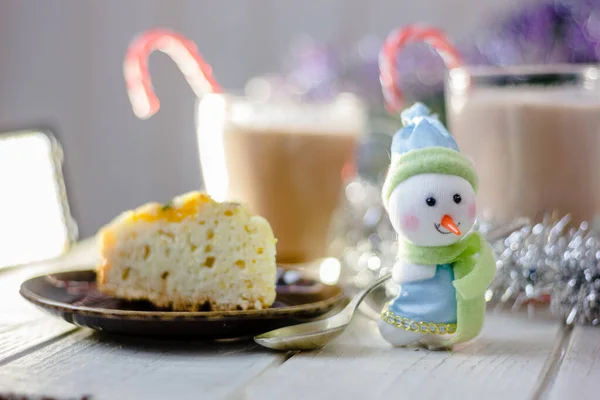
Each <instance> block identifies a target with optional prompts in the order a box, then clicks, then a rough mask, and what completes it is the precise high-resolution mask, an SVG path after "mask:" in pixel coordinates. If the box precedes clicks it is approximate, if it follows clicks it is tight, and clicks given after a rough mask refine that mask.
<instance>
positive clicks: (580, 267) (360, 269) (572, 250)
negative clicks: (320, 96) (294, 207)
mask: <svg viewBox="0 0 600 400" xmlns="http://www.w3.org/2000/svg"><path fill="white" fill-rule="evenodd" d="M380 196H381V185H379V184H376V183H373V182H371V181H369V180H366V179H363V178H357V179H355V180H353V181H351V182H349V183H348V184H347V186H346V188H345V196H344V202H343V206H342V207H341V209H340V213H339V215H338V218H337V219H336V223H335V228H336V229H335V231H334V232H335V237H334V241H333V244H332V252H333V253H334V254H335V255H337V256H338V257H340V259H341V260H342V262H343V264H344V266H345V268H344V271H345V278H346V279H347V280H349V281H350V282H351V283H353V284H354V285H355V286H356V287H358V288H362V287H365V286H366V285H368V284H369V283H370V282H371V281H372V280H373V279H375V278H376V277H378V276H381V275H383V274H386V273H388V272H390V270H391V268H392V267H393V265H394V263H395V260H396V254H397V251H398V242H397V235H396V233H395V231H394V229H393V228H392V226H391V223H390V222H389V219H388V218H387V213H386V211H385V209H384V208H383V206H382V204H381V197H380ZM496 227H498V224H496V223H495V222H493V221H485V222H478V223H477V224H476V226H475V229H478V230H479V231H481V232H482V233H484V234H486V233H487V232H489V231H491V230H493V229H495V228H496ZM492 248H493V250H494V253H495V256H496V260H497V263H496V265H497V274H496V278H495V280H494V282H493V283H492V285H491V286H490V288H489V290H488V293H487V295H486V297H487V300H488V301H490V302H491V303H493V304H496V305H499V306H510V307H512V308H520V307H522V306H523V305H525V304H528V305H533V304H538V303H548V302H549V301H551V308H552V311H553V312H554V313H555V314H556V315H559V316H561V317H562V318H564V319H565V321H566V322H567V323H569V324H571V323H579V324H593V325H598V324H599V323H600V231H599V230H598V229H592V228H591V227H590V226H589V225H588V223H586V222H583V223H581V224H580V225H579V227H575V228H574V227H571V224H570V216H568V215H567V216H564V217H562V218H560V219H558V218H553V217H552V216H550V215H548V216H546V217H545V218H544V219H543V220H542V221H541V222H539V223H535V224H527V225H526V226H524V227H523V228H521V229H519V230H517V231H514V232H513V233H511V234H510V235H508V236H507V237H506V238H504V239H501V240H497V241H495V242H493V243H492ZM396 291H397V286H396V285H394V284H391V283H390V284H389V285H387V286H386V290H385V292H386V293H385V294H386V296H394V295H395V294H396Z"/></svg>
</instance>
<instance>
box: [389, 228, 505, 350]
mask: <svg viewBox="0 0 600 400" xmlns="http://www.w3.org/2000/svg"><path fill="white" fill-rule="evenodd" d="M399 257H400V258H401V259H403V260H406V261H408V262H410V263H413V264H425V265H438V264H452V266H453V269H454V278H455V280H454V282H453V285H454V287H455V288H456V303H457V315H456V317H457V324H456V325H457V327H456V333H455V335H454V337H453V338H452V339H450V340H448V341H447V343H446V344H448V345H450V344H454V343H460V342H465V341H467V340H469V339H472V338H474V337H475V336H477V335H478V334H479V332H480V331H481V328H482V327H483V319H484V314H485V298H484V295H485V292H486V290H487V288H488V286H489V285H490V284H491V283H492V279H493V278H494V275H495V274H496V263H495V261H494V257H493V255H492V251H491V249H490V246H489V245H488V243H487V241H486V240H485V238H484V237H483V235H481V233H479V232H472V233H469V234H468V235H466V236H465V237H464V238H463V239H461V240H460V241H459V242H457V243H455V244H452V245H450V246H439V247H422V246H415V245H414V244H411V243H408V242H406V241H403V242H401V246H400V253H399Z"/></svg>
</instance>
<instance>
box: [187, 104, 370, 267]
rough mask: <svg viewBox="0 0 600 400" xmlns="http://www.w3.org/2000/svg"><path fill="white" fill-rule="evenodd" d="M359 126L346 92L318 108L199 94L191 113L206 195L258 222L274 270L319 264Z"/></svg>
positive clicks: (359, 112)
mask: <svg viewBox="0 0 600 400" xmlns="http://www.w3.org/2000/svg"><path fill="white" fill-rule="evenodd" d="M365 123H366V110H365V108H364V106H363V104H362V103H361V101H360V100H359V99H358V98H356V97H355V96H353V95H350V94H346V93H344V94H340V95H339V96H338V97H337V98H336V99H334V100H333V101H331V102H326V103H302V102H294V101H291V100H267V101H259V100H253V99H250V98H248V97H242V96H234V95H230V94H217V93H211V94H207V95H205V96H204V97H203V98H201V99H200V100H199V101H198V107H197V114H196V127H197V135H198V149H199V156H200V164H201V169H202V174H203V178H204V184H205V187H206V190H207V192H208V193H209V194H210V195H211V196H212V197H213V198H215V199H216V200H218V201H237V202H242V203H244V204H246V205H247V206H248V207H249V208H250V209H251V210H252V212H253V213H256V214H258V215H261V216H263V217H264V218H266V219H267V220H268V221H269V223H270V224H271V226H272V228H273V232H274V234H275V237H276V238H277V239H278V241H277V261H278V262H279V263H283V264H295V263H309V262H311V261H314V260H318V259H320V258H322V257H326V256H327V247H328V239H329V233H330V231H329V230H330V225H331V220H332V217H333V213H334V211H335V209H336V207H337V206H338V204H339V199H340V194H341V191H342V184H343V178H342V171H343V169H344V168H345V166H347V165H348V164H349V163H351V162H352V160H353V157H354V151H355V147H356V143H357V139H358V138H359V137H360V136H361V134H362V133H363V131H364V127H365Z"/></svg>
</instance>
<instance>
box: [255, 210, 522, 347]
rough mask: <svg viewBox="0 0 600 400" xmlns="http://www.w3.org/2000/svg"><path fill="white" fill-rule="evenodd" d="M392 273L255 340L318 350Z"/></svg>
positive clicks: (495, 235)
mask: <svg viewBox="0 0 600 400" xmlns="http://www.w3.org/2000/svg"><path fill="white" fill-rule="evenodd" d="M527 223H528V220H527V219H519V220H516V221H514V222H513V223H511V224H508V225H506V226H502V227H500V228H496V229H494V230H493V231H491V232H489V233H488V235H487V239H488V240H490V241H495V240H498V239H500V238H502V237H506V236H508V235H509V234H510V233H512V232H514V231H516V230H517V229H521V228H522V227H523V226H525V225H526V224H527ZM391 276H392V274H391V273H389V274H386V275H383V276H382V277H380V278H379V279H377V280H376V281H374V282H373V283H371V284H370V285H369V286H368V287H366V288H365V289H363V290H362V291H360V292H359V293H358V294H357V295H356V296H354V298H353V299H352V301H351V302H350V303H349V304H348V305H347V306H346V307H344V309H343V310H342V311H340V312H339V313H338V314H336V315H334V316H332V317H329V318H326V319H323V320H319V321H313V322H307V323H304V324H299V325H292V326H286V327H285V328H279V329H275V330H273V331H270V332H266V333H263V334H261V335H258V336H255V337H254V341H255V342H256V343H258V344H260V345H261V346H264V347H268V348H270V349H274V350H314V349H320V348H322V347H323V346H325V345H326V344H327V343H329V342H330V341H332V340H333V339H335V338H336V337H338V336H339V335H341V334H342V332H344V329H346V327H347V326H348V325H349V324H350V321H352V317H353V316H354V313H355V312H356V309H357V308H358V306H359V305H360V303H361V301H363V300H364V298H365V297H366V296H367V295H368V294H369V293H371V292H372V291H373V290H375V289H376V288H377V287H378V286H380V285H381V284H383V283H384V282H385V281H387V280H388V279H390V278H391Z"/></svg>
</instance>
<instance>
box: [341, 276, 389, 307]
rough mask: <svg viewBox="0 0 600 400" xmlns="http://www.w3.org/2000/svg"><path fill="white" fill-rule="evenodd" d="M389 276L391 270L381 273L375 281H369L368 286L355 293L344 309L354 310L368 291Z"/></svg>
mask: <svg viewBox="0 0 600 400" xmlns="http://www.w3.org/2000/svg"><path fill="white" fill-rule="evenodd" d="M391 277H392V273H391V272H390V273H387V274H385V275H383V276H382V277H380V278H379V279H377V280H376V281H374V282H373V283H371V284H370V285H369V286H367V287H366V288H364V289H363V290H361V291H360V292H358V293H357V294H356V296H354V298H353V299H352V301H351V302H350V303H349V304H348V305H347V306H346V310H355V309H356V307H358V305H359V304H360V302H361V301H363V300H364V298H365V297H367V295H368V294H369V293H371V292H372V291H373V290H375V289H376V288H378V287H379V286H380V285H381V284H383V283H384V282H385V281H387V280H388V279H390V278H391ZM344 311H345V310H344Z"/></svg>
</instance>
